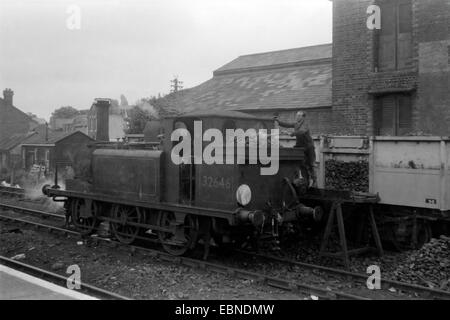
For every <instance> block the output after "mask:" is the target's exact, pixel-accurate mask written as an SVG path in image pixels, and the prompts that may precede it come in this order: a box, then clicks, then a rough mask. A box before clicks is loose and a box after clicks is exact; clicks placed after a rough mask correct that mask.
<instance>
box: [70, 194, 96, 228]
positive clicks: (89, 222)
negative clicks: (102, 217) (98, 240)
mask: <svg viewBox="0 0 450 320" xmlns="http://www.w3.org/2000/svg"><path fill="white" fill-rule="evenodd" d="M70 214H71V216H72V223H73V224H74V226H75V228H76V229H78V230H79V231H80V232H81V234H84V235H88V234H90V233H92V232H93V231H94V229H95V227H96V225H97V217H98V215H99V205H98V204H97V202H95V201H92V200H85V199H74V200H72V201H71V206H70Z"/></svg>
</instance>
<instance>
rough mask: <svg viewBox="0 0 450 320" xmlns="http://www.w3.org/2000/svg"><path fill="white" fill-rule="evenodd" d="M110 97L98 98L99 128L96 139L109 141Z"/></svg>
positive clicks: (96, 105)
mask: <svg viewBox="0 0 450 320" xmlns="http://www.w3.org/2000/svg"><path fill="white" fill-rule="evenodd" d="M110 105H111V101H110V100H109V99H96V103H95V108H96V113H97V130H96V135H95V140H97V141H103V142H109V107H110Z"/></svg>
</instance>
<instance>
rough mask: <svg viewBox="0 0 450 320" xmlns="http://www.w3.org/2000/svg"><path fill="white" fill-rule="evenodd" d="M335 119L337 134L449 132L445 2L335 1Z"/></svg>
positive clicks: (449, 40)
mask: <svg viewBox="0 0 450 320" xmlns="http://www.w3.org/2000/svg"><path fill="white" fill-rule="evenodd" d="M370 5H378V6H379V7H380V9H381V29H379V30H376V29H375V30H369V28H368V27H367V25H366V20H367V18H368V17H369V14H367V9H368V7H369V6H370ZM333 119H334V124H335V127H334V129H333V130H334V131H335V132H338V133H341V134H358V135H366V134H367V135H407V134H421V133H424V134H432V135H449V134H450V1H449V0H334V1H333Z"/></svg>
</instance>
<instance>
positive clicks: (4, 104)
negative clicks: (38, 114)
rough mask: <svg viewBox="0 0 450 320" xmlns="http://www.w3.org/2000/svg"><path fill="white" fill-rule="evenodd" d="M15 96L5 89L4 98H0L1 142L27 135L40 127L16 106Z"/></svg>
mask: <svg viewBox="0 0 450 320" xmlns="http://www.w3.org/2000/svg"><path fill="white" fill-rule="evenodd" d="M13 96H14V92H13V91H12V90H11V89H5V90H3V98H0V141H1V140H3V139H7V138H9V137H12V136H13V135H16V134H19V135H20V134H26V133H28V132H30V131H31V130H32V129H33V128H35V127H36V126H37V125H38V123H37V122H36V121H35V120H33V119H32V118H31V117H30V116H29V115H27V114H26V113H24V112H22V111H21V110H19V109H18V108H16V107H15V106H14V104H13Z"/></svg>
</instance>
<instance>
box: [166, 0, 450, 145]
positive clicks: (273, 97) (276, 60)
mask: <svg viewBox="0 0 450 320" xmlns="http://www.w3.org/2000/svg"><path fill="white" fill-rule="evenodd" d="M332 2H333V44H332V45H321V46H313V47H305V48H298V49H289V50H282V51H275V52H266V53H260V54H252V55H245V56H241V57H238V58H237V59H235V60H233V61H232V62H230V63H228V64H226V65H225V66H223V67H221V68H219V69H218V70H216V71H215V72H214V76H213V78H212V79H210V80H208V81H206V82H204V83H202V84H200V85H199V86H197V87H194V88H191V89H187V90H182V91H179V92H177V93H176V94H171V95H169V96H166V97H165V98H164V99H165V100H166V101H167V103H166V104H167V105H168V109H172V108H173V109H175V110H178V111H179V112H189V111H192V110H204V109H209V110H239V111H244V112H248V113H254V114H258V115H265V116H269V117H270V116H273V115H274V114H275V113H279V114H280V118H281V119H292V118H293V114H294V113H295V111H296V110H298V109H306V110H308V119H309V122H310V127H311V131H312V133H313V134H340V135H392V136H394V135H409V134H427V135H450V0H332ZM371 5H378V6H379V8H380V9H381V29H379V30H377V29H375V30H370V29H369V28H368V27H367V20H368V18H369V16H370V14H368V13H367V11H368V8H369V6H371Z"/></svg>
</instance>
